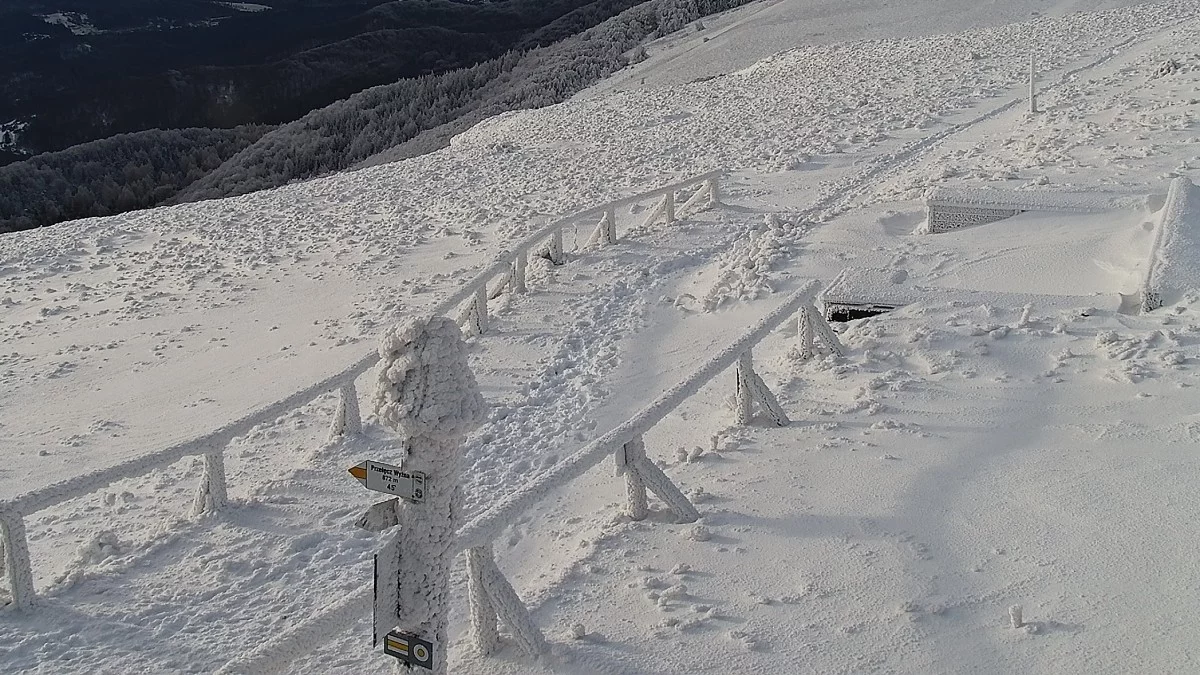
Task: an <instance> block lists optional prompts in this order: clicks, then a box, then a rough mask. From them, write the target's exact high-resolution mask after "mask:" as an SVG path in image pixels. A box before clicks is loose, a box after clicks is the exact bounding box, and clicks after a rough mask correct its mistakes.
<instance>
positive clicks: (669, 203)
mask: <svg viewBox="0 0 1200 675" xmlns="http://www.w3.org/2000/svg"><path fill="white" fill-rule="evenodd" d="M663 215H664V216H665V217H666V219H667V224H668V225H670V224H671V223H673V222H675V190H667V194H666V196H664V197H663Z"/></svg>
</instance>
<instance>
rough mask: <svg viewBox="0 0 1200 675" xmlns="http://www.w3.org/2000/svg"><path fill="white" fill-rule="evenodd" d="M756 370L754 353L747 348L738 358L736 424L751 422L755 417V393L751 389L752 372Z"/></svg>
mask: <svg viewBox="0 0 1200 675" xmlns="http://www.w3.org/2000/svg"><path fill="white" fill-rule="evenodd" d="M753 372H754V355H753V353H752V352H751V351H750V350H749V349H747V350H746V351H745V352H743V353H742V356H741V358H739V359H738V364H737V374H736V377H737V391H736V392H735V394H734V399H733V406H734V408H733V409H734V417H733V422H734V424H738V425H743V424H749V423H750V420H752V419H754V395H753V394H752V393H751V389H750V374H751V373H753Z"/></svg>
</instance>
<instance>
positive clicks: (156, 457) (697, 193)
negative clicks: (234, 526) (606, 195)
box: [0, 171, 722, 608]
mask: <svg viewBox="0 0 1200 675" xmlns="http://www.w3.org/2000/svg"><path fill="white" fill-rule="evenodd" d="M721 173H722V172H721V171H712V172H709V173H705V174H701V175H699V176H694V177H692V178H688V179H685V180H682V181H679V182H677V183H673V184H671V185H667V186H664V187H661V188H657V189H655V190H651V191H648V192H644V193H641V194H637V195H633V196H631V197H626V198H623V199H619V200H616V201H612V202H608V203H607V204H603V205H601V206H598V207H595V208H591V209H588V210H585V211H581V212H579V213H576V214H573V215H570V216H567V217H566V218H563V219H560V220H558V221H555V222H554V223H551V224H549V225H547V226H546V227H544V228H542V229H540V230H539V231H537V232H535V233H533V234H531V235H529V236H528V237H526V238H525V239H523V240H521V241H520V242H519V243H518V244H517V245H516V246H515V247H514V248H513V249H512V250H511V251H509V252H507V253H504V254H502V255H501V256H500V257H499V259H497V260H496V261H495V262H494V263H492V264H490V265H488V266H487V267H486V268H485V269H484V270H483V271H482V272H480V273H479V274H478V275H477V276H476V277H475V278H474V279H472V280H471V281H470V282H468V283H466V284H464V285H463V286H461V287H460V288H459V289H458V290H457V291H456V292H454V293H453V294H451V295H450V296H449V297H447V298H445V299H444V300H442V301H441V302H440V303H438V304H437V305H436V306H435V307H434V308H433V309H432V310H431V311H430V312H429V313H430V314H431V315H433V316H449V315H451V313H453V312H454V311H455V309H456V308H460V307H462V305H463V303H464V301H468V300H469V303H468V304H467V306H466V307H465V308H462V309H463V311H462V313H461V314H460V317H459V318H460V319H461V320H462V321H460V323H462V322H466V323H467V324H468V328H469V329H470V330H471V331H473V332H476V333H480V334H481V333H484V332H486V331H487V328H488V318H489V317H488V312H487V301H488V300H489V293H488V290H487V286H488V284H489V283H490V282H492V281H493V280H494V279H496V278H497V277H498V276H503V277H505V279H504V284H503V286H504V288H505V289H511V290H512V291H513V292H516V293H522V292H525V290H526V278H525V270H526V261H527V259H528V257H529V256H530V255H543V256H545V257H547V258H548V259H549V260H550V261H551V262H553V263H554V264H562V263H564V262H565V261H566V257H565V254H564V251H563V237H562V233H563V228H564V227H565V226H566V225H569V224H571V223H574V222H576V221H578V220H582V219H586V218H591V217H595V216H598V215H606V216H607V215H608V214H610V213H615V210H616V209H618V208H620V207H622V206H628V205H632V204H636V203H639V202H644V201H648V200H651V199H655V198H659V197H661V198H663V199H664V200H667V201H672V203H673V199H674V195H675V193H676V192H679V191H681V190H688V189H694V193H693V195H692V197H691V199H689V200H688V203H687V204H685V205H684V206H683V207H681V208H679V209H678V211H683V210H685V209H688V208H692V207H694V206H697V205H700V204H704V205H710V204H714V203H717V201H718V199H719V192H718V190H719V187H718V180H719V177H720V175H721ZM674 211H676V210H675V209H673V208H672V209H671V218H673V217H674V216H675V213H674ZM609 222H610V225H609V227H608V233H609V234H610V235H612V239H613V240H614V241H615V239H616V224H615V218H611V219H609ZM668 222H670V219H668ZM378 360H379V355H378V354H377V353H376V352H374V351H372V352H371V353H369V354H367V355H365V356H363V357H362V358H360V359H359V360H358V361H356V362H354V363H353V364H351V365H350V366H349V367H347V368H345V369H343V370H341V371H339V372H337V373H335V374H333V375H331V376H329V377H327V378H325V379H323V380H321V381H319V382H316V383H314V384H312V385H310V386H308V387H306V388H304V389H302V390H300V391H297V392H294V393H292V394H290V395H288V396H287V397H285V398H283V399H281V400H279V401H276V402H275V403H272V404H269V405H266V406H264V407H262V408H260V409H258V410H255V411H252V412H251V413H249V414H247V415H246V416H244V417H242V418H241V419H239V420H236V421H234V422H231V423H229V424H226V425H225V426H223V427H221V428H219V429H217V430H216V431H213V432H211V433H209V434H206V435H204V436H201V437H199V438H195V439H192V440H188V441H184V442H182V443H178V444H176V445H172V446H170V447H168V448H165V449H163V450H159V451H157V452H153V453H150V454H147V455H142V456H140V457H137V458H134V459H132V460H129V461H126V462H122V463H120V464H117V465H114V466H110V467H108V468H105V469H102V470H100V471H96V472H93V473H90V474H85V475H81V476H75V477H73V478H70V479H68V480H65V481H61V482H59V483H55V484H53V485H49V486H47V487H45V488H43V489H40V490H36V491H34V492H30V493H26V494H24V495H20V496H18V497H15V498H12V499H9V500H6V501H0V523H2V524H3V533H2V534H3V537H2V539H3V541H4V556H3V558H4V561H5V562H4V569H3V574H4V576H5V577H6V579H7V581H8V586H9V591H10V595H11V596H12V598H13V601H12V602H13V604H14V606H17V607H20V608H28V607H32V606H33V605H34V604H35V602H36V595H35V593H34V586H33V581H32V579H33V570H32V561H31V560H30V557H29V553H28V544H27V542H26V541H25V524H24V518H25V517H27V516H28V515H30V514H32V513H34V512H37V511H40V510H42V509H45V508H49V507H51V506H54V505H56V504H60V503H62V502H64V501H67V500H69V499H76V498H79V497H84V496H86V495H88V494H91V493H92V492H96V491H97V490H101V489H103V488H104V487H106V486H108V485H110V484H112V483H113V482H115V481H118V480H123V479H130V478H137V477H139V476H142V475H145V474H147V473H149V472H151V471H155V470H158V469H162V468H165V467H167V466H169V465H170V464H173V463H175V462H177V461H179V460H181V459H183V458H185V457H201V458H203V461H204V474H203V477H202V479H201V483H200V485H199V486H198V488H197V493H196V496H195V499H194V500H193V504H192V510H193V512H194V513H208V512H212V511H216V510H219V509H221V508H223V507H224V506H225V505H226V503H227V501H228V496H227V487H226V475H225V461H224V449H225V447H226V446H227V445H228V444H229V443H230V442H231V441H232V440H233V439H234V438H237V437H239V436H242V435H245V434H246V433H247V432H249V431H250V430H251V429H253V428H254V427H256V426H258V425H260V424H264V423H267V422H271V421H273V420H276V419H278V418H279V417H280V416H282V415H284V414H285V413H287V412H288V411H290V410H293V409H295V408H298V407H300V406H302V405H304V404H306V403H308V402H309V401H312V400H313V399H316V398H317V397H319V396H322V395H324V394H326V393H329V392H331V391H340V395H341V399H340V400H339V403H338V411H337V413H336V415H335V419H334V420H333V422H332V423H331V426H330V437H331V440H336V439H337V438H340V437H344V436H349V435H354V434H357V433H359V432H360V431H361V419H359V412H358V399H357V392H356V390H355V388H354V380H355V379H356V378H357V377H359V376H360V375H362V374H363V373H365V372H366V371H367V370H368V369H369V368H371V367H372V366H373V365H375V363H376V362H378Z"/></svg>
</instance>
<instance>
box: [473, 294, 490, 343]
mask: <svg viewBox="0 0 1200 675" xmlns="http://www.w3.org/2000/svg"><path fill="white" fill-rule="evenodd" d="M475 315H476V320H477V321H478V322H479V334H480V335H482V334H484V333H486V332H487V331H488V327H489V326H488V324H489V321H488V292H487V284H480V285H479V288H476V289H475Z"/></svg>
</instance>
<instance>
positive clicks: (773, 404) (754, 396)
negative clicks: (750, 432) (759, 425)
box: [734, 349, 791, 427]
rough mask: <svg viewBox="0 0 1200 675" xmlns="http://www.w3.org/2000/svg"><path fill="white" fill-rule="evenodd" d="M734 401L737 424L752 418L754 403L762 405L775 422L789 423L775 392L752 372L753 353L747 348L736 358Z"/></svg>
mask: <svg viewBox="0 0 1200 675" xmlns="http://www.w3.org/2000/svg"><path fill="white" fill-rule="evenodd" d="M734 403H735V406H736V411H735V415H736V417H735V423H737V424H749V423H750V420H752V419H753V418H754V404H755V403H758V404H759V405H760V406H762V409H763V410H764V411H765V412H766V413H767V415H769V416H770V417H771V420H772V421H773V422H775V424H777V425H779V426H781V427H782V426H787V425H788V424H790V423H791V420H789V419H788V416H787V413H786V412H784V410H783V407H782V406H780V405H779V400H778V399H776V398H775V394H773V393H772V392H771V389H770V388H769V387H768V386H767V383H766V382H763V379H762V377H760V376H759V374H758V373H756V372H754V355H753V352H751V351H750V350H749V349H747V350H746V351H745V353H743V354H742V356H741V358H740V359H738V365H737V395H736V397H735V399H734Z"/></svg>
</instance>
